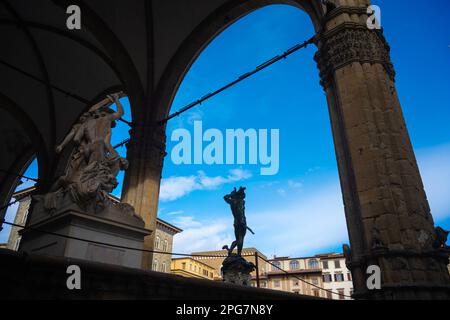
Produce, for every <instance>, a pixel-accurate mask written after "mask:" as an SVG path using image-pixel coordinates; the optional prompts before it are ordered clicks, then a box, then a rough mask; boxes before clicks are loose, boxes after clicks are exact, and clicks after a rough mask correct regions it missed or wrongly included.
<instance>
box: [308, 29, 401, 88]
mask: <svg viewBox="0 0 450 320" xmlns="http://www.w3.org/2000/svg"><path fill="white" fill-rule="evenodd" d="M317 44H318V47H319V50H318V51H317V53H316V55H315V57H314V60H315V61H316V62H317V66H318V68H319V71H320V78H321V85H322V86H324V87H326V86H327V83H328V82H329V80H330V77H331V76H332V75H333V73H334V72H335V71H336V70H338V69H340V68H343V67H345V66H347V65H348V64H351V63H354V62H359V63H370V64H375V63H379V64H381V65H383V67H384V68H385V70H386V72H387V74H388V76H389V77H390V78H391V79H392V80H393V81H394V80H395V70H394V66H393V65H392V63H391V58H390V47H389V45H388V43H387V42H386V39H385V38H384V36H383V34H382V32H381V31H379V30H370V29H368V28H367V27H366V26H364V25H361V24H357V23H352V22H345V23H342V24H340V25H339V26H337V27H336V28H334V29H332V30H330V31H326V32H322V33H320V34H319V35H318V37H317Z"/></svg>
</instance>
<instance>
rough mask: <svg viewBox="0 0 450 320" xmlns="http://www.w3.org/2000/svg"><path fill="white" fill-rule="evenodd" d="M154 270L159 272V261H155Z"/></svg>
mask: <svg viewBox="0 0 450 320" xmlns="http://www.w3.org/2000/svg"><path fill="white" fill-rule="evenodd" d="M152 270H153V271H158V260H153V267H152Z"/></svg>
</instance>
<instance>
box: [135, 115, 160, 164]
mask: <svg viewBox="0 0 450 320" xmlns="http://www.w3.org/2000/svg"><path fill="white" fill-rule="evenodd" d="M127 150H128V156H127V157H128V159H129V160H131V161H132V160H133V159H136V158H137V159H141V160H144V161H146V163H147V164H148V165H150V166H151V167H154V168H155V169H162V166H163V163H164V157H165V156H166V154H167V153H166V134H165V128H164V127H162V126H160V125H156V124H155V125H147V124H144V123H136V124H135V125H134V126H133V128H132V129H131V130H130V142H129V143H128V144H127Z"/></svg>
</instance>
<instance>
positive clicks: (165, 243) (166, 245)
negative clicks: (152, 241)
mask: <svg viewBox="0 0 450 320" xmlns="http://www.w3.org/2000/svg"><path fill="white" fill-rule="evenodd" d="M168 246H169V242H168V241H167V240H164V242H163V248H162V249H163V251H164V252H167V247H168Z"/></svg>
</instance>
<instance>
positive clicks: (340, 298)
mask: <svg viewBox="0 0 450 320" xmlns="http://www.w3.org/2000/svg"><path fill="white" fill-rule="evenodd" d="M338 293H339V300H344V299H345V297H344V289H338Z"/></svg>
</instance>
